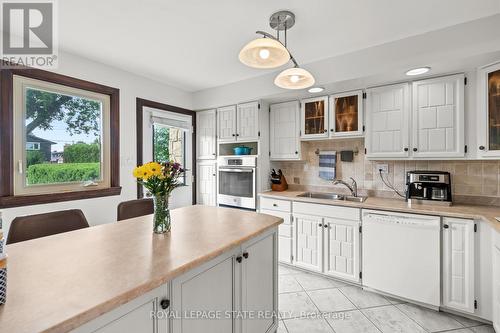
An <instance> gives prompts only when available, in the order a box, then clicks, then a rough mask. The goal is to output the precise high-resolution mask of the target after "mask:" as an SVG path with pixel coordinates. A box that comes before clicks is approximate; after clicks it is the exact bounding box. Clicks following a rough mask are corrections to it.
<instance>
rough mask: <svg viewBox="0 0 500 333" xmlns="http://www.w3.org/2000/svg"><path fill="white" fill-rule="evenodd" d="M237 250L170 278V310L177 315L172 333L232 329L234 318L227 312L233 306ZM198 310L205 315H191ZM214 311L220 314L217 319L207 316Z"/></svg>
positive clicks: (227, 330) (231, 309) (232, 309)
mask: <svg viewBox="0 0 500 333" xmlns="http://www.w3.org/2000/svg"><path fill="white" fill-rule="evenodd" d="M238 250H239V249H238ZM238 252H239V251H231V252H228V253H227V254H225V255H223V256H220V257H217V258H216V259H215V260H212V261H210V262H209V263H207V264H204V265H202V266H200V267H198V268H196V269H194V270H192V271H189V272H188V273H186V274H183V275H181V276H180V277H178V278H175V279H174V280H173V281H172V299H171V310H172V311H173V313H178V314H179V315H180V318H174V319H173V320H172V332H173V333H202V332H203V333H220V332H227V333H230V332H235V331H234V318H233V317H232V316H229V317H228V318H226V314H227V313H231V311H234V310H235V309H236V307H235V306H234V302H233V297H234V291H235V290H236V281H235V279H234V278H233V274H234V271H235V269H236V265H239V264H238V263H237V262H236V260H235V258H236V256H237V254H238ZM197 311H205V316H202V315H198V316H197V315H196V314H193V313H196V312H197ZM216 311H220V313H221V314H222V317H221V318H220V319H217V320H215V319H210V318H208V317H207V316H208V314H209V313H210V312H211V313H212V314H213V313H215V312H216ZM190 314H192V315H190ZM189 316H191V317H195V318H189Z"/></svg>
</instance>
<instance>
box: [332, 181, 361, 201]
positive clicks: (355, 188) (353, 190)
mask: <svg viewBox="0 0 500 333" xmlns="http://www.w3.org/2000/svg"><path fill="white" fill-rule="evenodd" d="M350 178H351V180H352V184H351V185H349V184H348V183H346V182H345V181H343V180H342V179H335V180H334V181H333V185H338V184H342V185H344V186H345V187H347V188H348V189H349V191H351V195H352V196H353V197H357V196H358V183H356V181H355V180H354V178H352V177H350Z"/></svg>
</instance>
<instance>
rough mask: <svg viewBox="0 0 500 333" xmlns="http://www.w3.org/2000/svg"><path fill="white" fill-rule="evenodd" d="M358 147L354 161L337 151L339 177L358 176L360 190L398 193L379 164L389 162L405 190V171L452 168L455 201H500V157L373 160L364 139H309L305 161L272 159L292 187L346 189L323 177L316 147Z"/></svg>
mask: <svg viewBox="0 0 500 333" xmlns="http://www.w3.org/2000/svg"><path fill="white" fill-rule="evenodd" d="M317 149H319V150H336V151H337V152H339V151H341V150H356V149H357V150H358V151H359V152H358V154H357V155H354V160H353V162H341V161H340V155H337V178H338V179H344V180H348V179H349V177H352V178H354V179H355V180H356V181H357V183H358V189H359V192H360V194H364V195H371V196H383V197H397V195H396V194H395V193H394V192H393V191H392V190H390V189H389V188H388V187H387V186H386V185H385V184H384V183H383V182H382V180H381V179H380V176H379V172H378V170H377V169H376V164H378V163H385V164H388V165H389V174H387V175H384V178H385V179H387V180H388V182H389V183H390V184H393V185H394V186H395V187H396V188H397V189H398V190H399V191H400V192H401V193H403V191H404V189H405V175H406V172H407V171H411V170H433V171H448V172H450V173H451V182H452V191H453V196H454V201H455V202H469V203H478V204H496V205H500V161H498V160H493V161H450V160H447V161H444V160H443V161H435V160H433V161H422V160H418V161H415V160H410V161H369V160H367V159H365V154H364V139H344V140H324V141H305V142H303V143H302V158H303V160H302V161H293V162H271V168H275V169H281V170H282V171H283V173H284V175H285V177H286V179H287V182H288V184H289V185H290V189H297V190H305V189H307V190H312V191H335V192H345V191H346V189H345V187H343V186H342V185H333V184H332V182H330V181H326V180H324V179H321V178H319V176H318V173H319V167H318V155H317V154H316V153H315V152H316V150H317Z"/></svg>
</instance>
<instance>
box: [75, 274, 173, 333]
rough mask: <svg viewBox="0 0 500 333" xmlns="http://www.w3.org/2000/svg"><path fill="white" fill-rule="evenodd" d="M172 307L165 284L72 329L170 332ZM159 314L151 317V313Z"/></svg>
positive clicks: (79, 332)
mask: <svg viewBox="0 0 500 333" xmlns="http://www.w3.org/2000/svg"><path fill="white" fill-rule="evenodd" d="M169 308H170V300H169V297H168V285H167V284H165V285H163V286H161V287H159V288H156V289H154V290H152V291H150V292H147V293H146V294H144V295H142V296H140V297H138V298H137V299H134V300H132V301H130V302H128V303H126V304H124V305H122V306H120V307H118V308H116V309H115V310H113V311H110V312H108V313H106V314H104V315H102V316H100V317H98V318H96V319H94V320H92V321H90V322H88V323H86V324H84V325H82V326H80V327H78V328H77V329H75V330H73V331H71V332H73V333H90V332H94V333H123V332H143V333H168V332H169V330H168V328H169V327H168V318H166V317H165V316H163V315H165V314H166V311H168V310H169ZM152 313H154V314H158V315H156V317H151V314H152Z"/></svg>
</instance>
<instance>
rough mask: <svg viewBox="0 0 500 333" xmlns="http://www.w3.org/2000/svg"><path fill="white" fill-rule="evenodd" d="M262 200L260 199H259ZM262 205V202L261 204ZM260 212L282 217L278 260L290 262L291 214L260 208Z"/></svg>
mask: <svg viewBox="0 0 500 333" xmlns="http://www.w3.org/2000/svg"><path fill="white" fill-rule="evenodd" d="M261 200H262V199H261ZM261 206H262V204H261ZM260 212H261V213H262V214H269V215H272V216H276V217H280V218H282V219H283V221H284V222H283V224H281V225H280V226H279V234H278V236H279V241H278V260H279V261H281V262H284V263H287V264H291V263H292V255H293V252H292V250H293V247H292V242H293V237H292V235H293V224H292V223H291V221H290V220H291V215H290V213H287V212H280V211H275V210H268V209H261V210H260Z"/></svg>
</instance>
